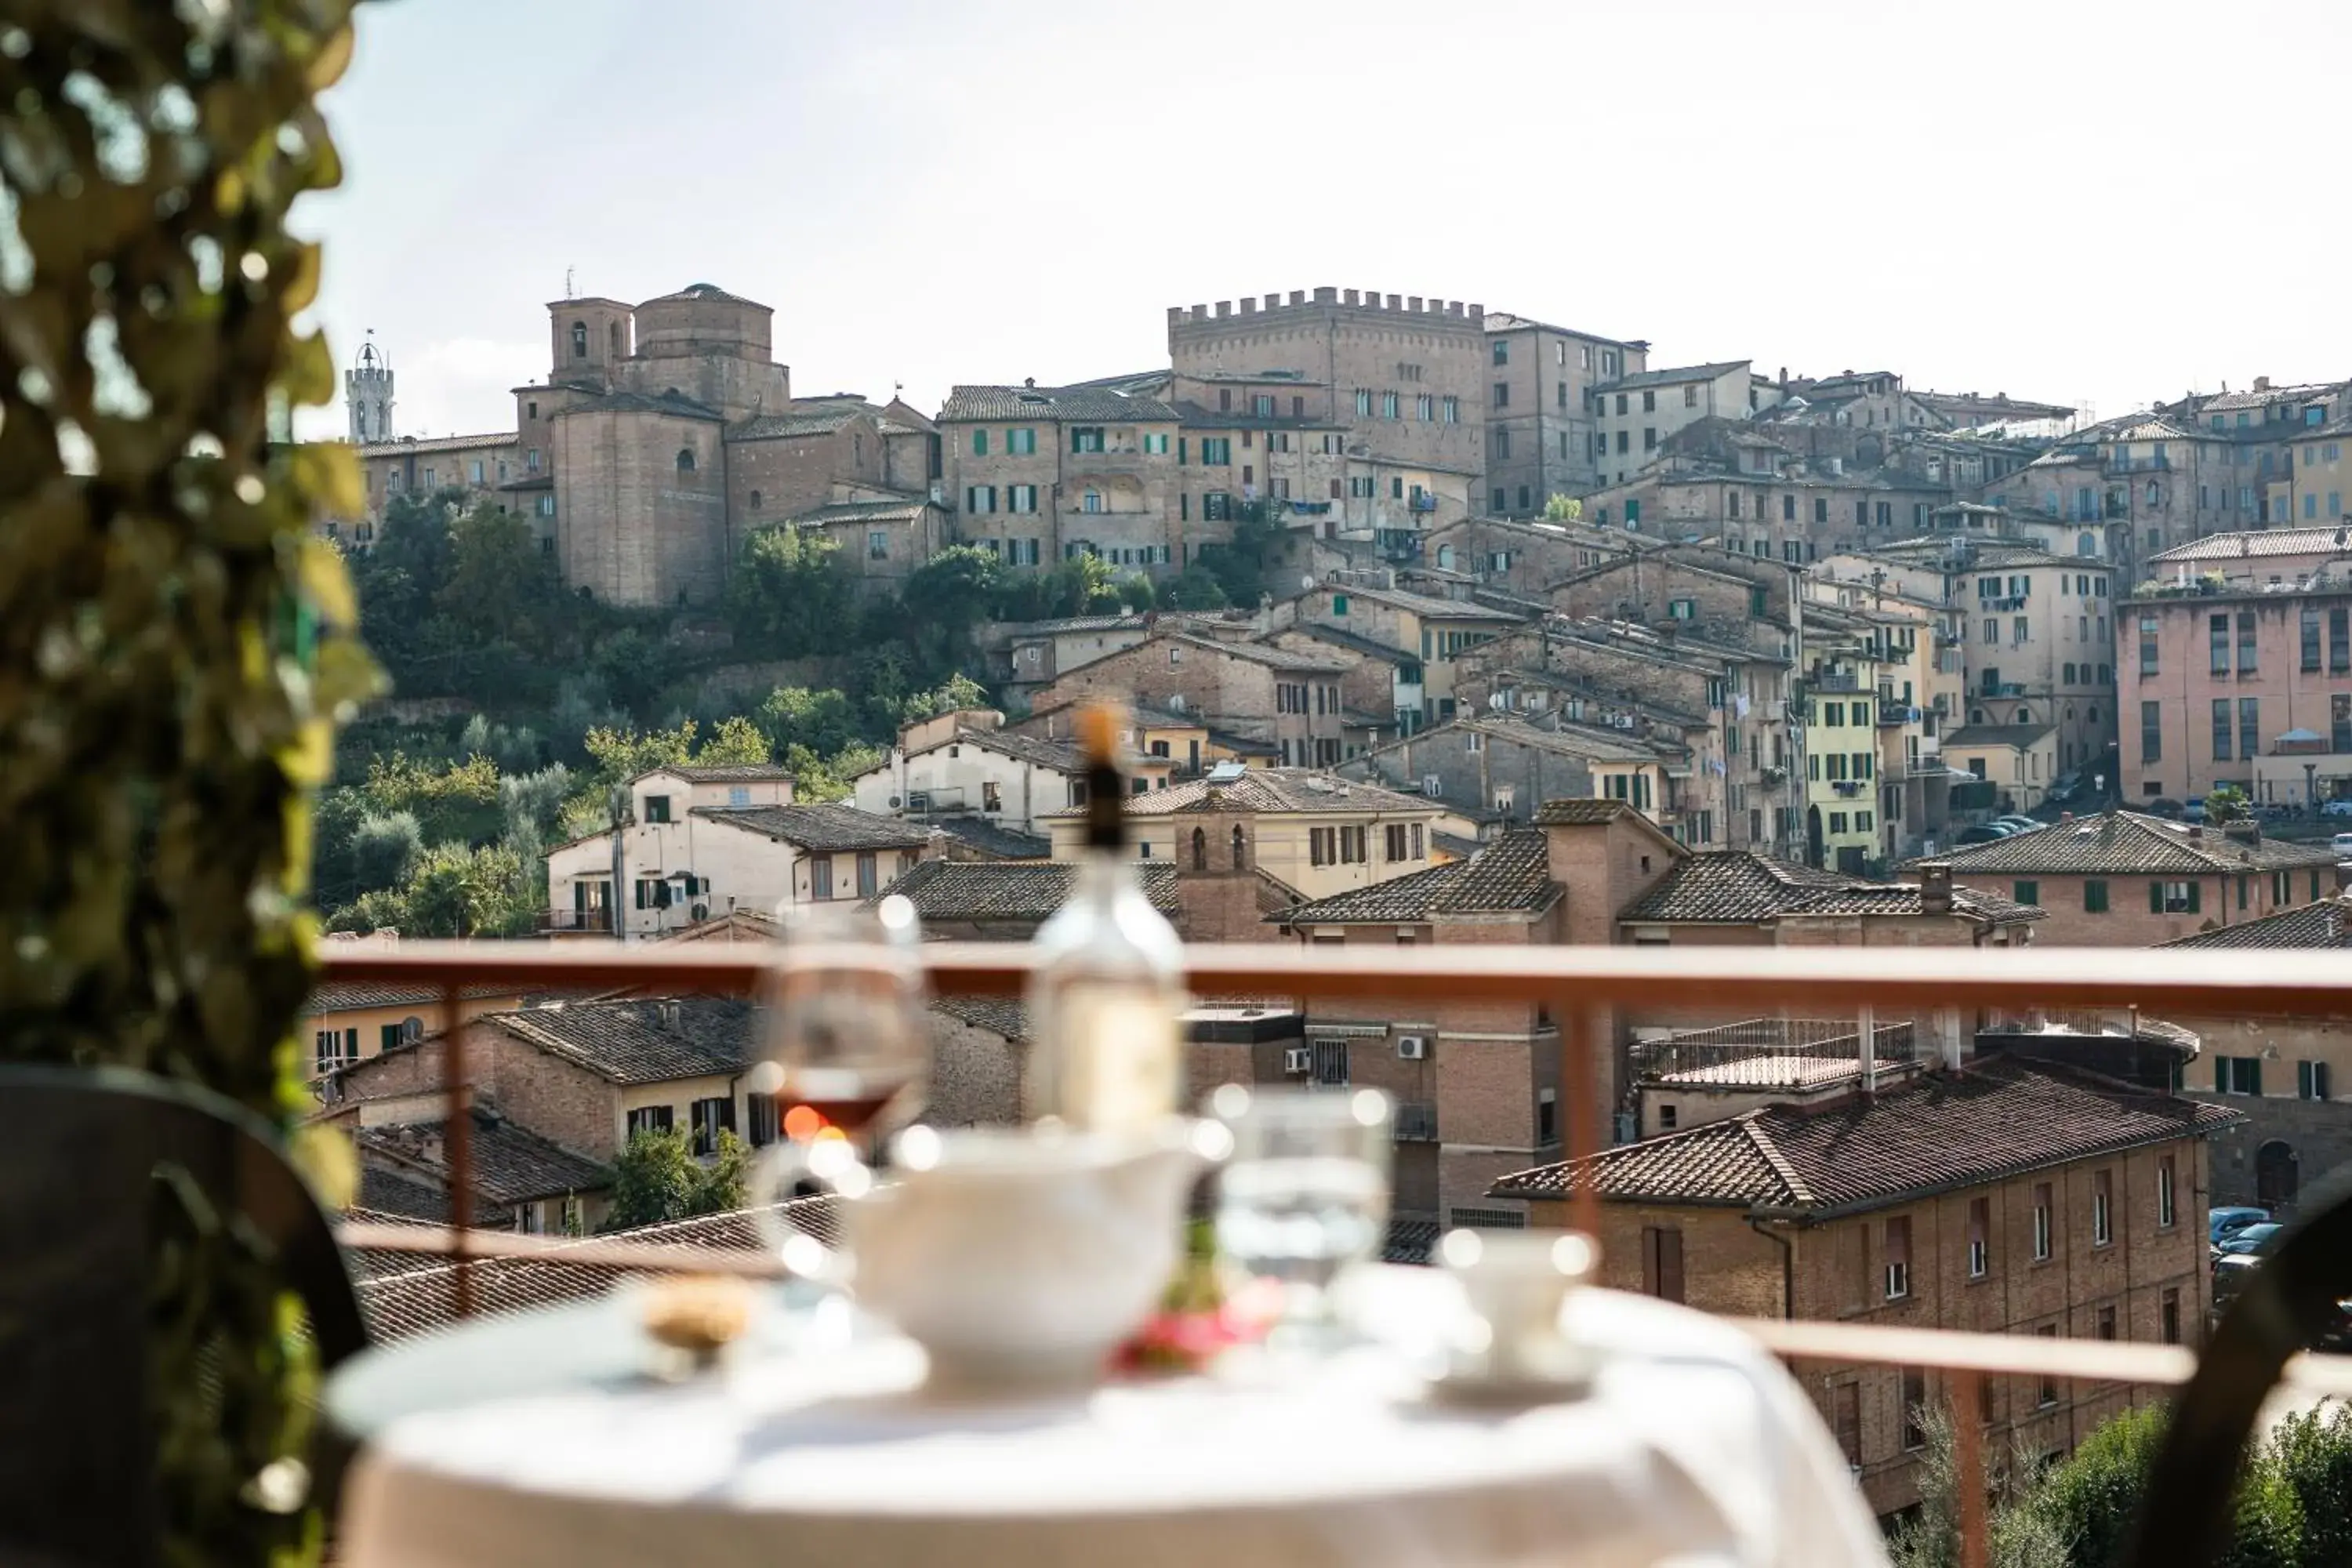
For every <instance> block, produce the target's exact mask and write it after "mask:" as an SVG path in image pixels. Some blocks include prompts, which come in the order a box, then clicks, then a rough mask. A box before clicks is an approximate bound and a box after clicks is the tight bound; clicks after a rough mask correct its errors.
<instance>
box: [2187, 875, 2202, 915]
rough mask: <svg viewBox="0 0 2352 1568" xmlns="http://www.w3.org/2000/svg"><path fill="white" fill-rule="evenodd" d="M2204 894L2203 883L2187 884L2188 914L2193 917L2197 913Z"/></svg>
mask: <svg viewBox="0 0 2352 1568" xmlns="http://www.w3.org/2000/svg"><path fill="white" fill-rule="evenodd" d="M2204 892H2205V884H2204V883H2203V882H2191V883H2189V913H2190V914H2192V915H2193V914H2195V913H2196V912H2197V911H2198V908H2199V906H2200V904H2201V903H2202V902H2203V895H2204Z"/></svg>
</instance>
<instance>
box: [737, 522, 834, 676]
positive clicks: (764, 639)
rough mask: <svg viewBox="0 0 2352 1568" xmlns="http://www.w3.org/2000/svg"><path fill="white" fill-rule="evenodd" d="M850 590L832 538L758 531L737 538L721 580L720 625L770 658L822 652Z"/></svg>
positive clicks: (781, 530) (800, 532)
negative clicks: (736, 550)
mask: <svg viewBox="0 0 2352 1568" xmlns="http://www.w3.org/2000/svg"><path fill="white" fill-rule="evenodd" d="M855 595H856V585H855V584H852V583H851V581H850V579H849V574H848V572H847V571H846V570H845V568H844V566H843V565H842V562H841V546H840V544H839V543H838V542H836V541H835V540H833V539H831V538H829V537H827V536H826V535H825V534H824V533H822V532H820V531H817V530H815V529H800V528H793V527H790V526H786V527H782V528H763V529H761V530H760V531H757V532H755V533H753V534H752V535H751V538H749V539H747V540H745V541H744V542H743V552H742V554H741V555H740V557H739V558H738V559H737V561H736V563H735V571H734V573H733V574H732V575H731V576H730V578H729V579H728V583H727V619H728V624H729V626H730V628H731V629H732V630H733V631H734V634H735V636H736V637H737V639H738V640H739V641H740V643H742V644H743V646H744V647H748V648H752V649H756V650H758V651H759V652H761V653H764V654H767V655H769V656H771V657H772V658H803V657H804V656H806V655H809V654H813V653H825V652H830V651H832V650H833V649H834V648H835V647H838V646H839V643H840V640H841V632H842V628H843V627H844V626H846V625H847V624H848V622H849V619H850V615H851V609H852V601H853V599H854V597H855Z"/></svg>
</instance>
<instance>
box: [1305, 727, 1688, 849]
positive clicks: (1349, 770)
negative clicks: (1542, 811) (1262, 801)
mask: <svg viewBox="0 0 2352 1568" xmlns="http://www.w3.org/2000/svg"><path fill="white" fill-rule="evenodd" d="M1686 756H1687V753H1686V752H1684V751H1683V750H1682V749H1681V748H1680V747H1678V746H1675V745H1672V744H1671V743H1665V742H1653V741H1648V740H1643V739H1641V738H1638V737H1636V736H1634V735H1633V734H1630V733H1628V732H1626V731H1621V730H1614V729H1609V728H1605V727H1600V726H1594V725H1590V724H1579V723H1573V722H1569V721H1561V720H1559V719H1553V720H1551V721H1549V722H1547V723H1544V724H1536V723H1530V722H1528V721H1525V720H1523V719H1520V718H1518V717H1517V716H1516V715H1510V714H1502V713H1497V714H1495V715H1493V716H1491V717H1483V718H1468V717H1464V718H1457V719H1454V720H1452V721H1449V722H1447V723H1444V724H1441V725H1439V726H1437V727H1436V728H1435V729H1433V730H1426V731H1419V732H1417V733H1414V734H1412V735H1408V736H1406V737H1405V738H1403V739H1402V740H1399V741H1394V742H1390V743H1389V744H1387V745H1384V746H1380V747H1377V748H1375V749H1373V750H1371V751H1369V752H1364V753H1363V754H1362V755H1360V756H1357V757H1351V758H1349V760H1348V761H1346V762H1344V763H1340V764H1339V774H1340V776H1341V777H1343V778H1351V779H1365V780H1369V781H1371V782H1373V783H1378V784H1386V785H1388V786H1389V787H1390V788H1391V789H1400V790H1408V791H1412V792H1414V793H1417V794H1420V795H1423V796H1426V797H1427V798H1428V799H1430V800H1432V801H1435V802H1439V803H1441V804H1443V805H1445V806H1447V807H1449V808H1451V809H1452V810H1454V812H1456V813H1459V814H1461V815H1462V816H1467V817H1470V818H1472V819H1473V820H1493V821H1496V822H1501V823H1511V822H1524V821H1527V820H1529V819H1530V818H1532V817H1533V816H1534V815H1535V811H1536V808H1537V807H1538V806H1539V805H1542V804H1543V803H1544V802H1545V801H1548V800H1560V799H1565V798H1570V797H1577V796H1590V797H1592V798H1597V799H1598V798H1615V799H1621V800H1624V801H1626V802H1628V803H1629V804H1633V803H1636V802H1638V801H1642V800H1647V801H1649V802H1650V805H1648V806H1647V807H1643V806H1642V805H1635V809H1637V810H1641V811H1643V815H1644V816H1649V817H1650V818H1651V820H1652V821H1654V822H1659V823H1660V826H1664V823H1663V821H1662V819H1661V816H1660V810H1661V803H1663V802H1664V801H1665V800H1666V799H1667V798H1668V792H1667V790H1666V787H1665V772H1666V770H1667V769H1668V768H1669V767H1670V766H1675V765H1676V764H1677V763H1679V762H1680V761H1681V760H1682V759H1684V758H1685V757H1686ZM1612 781H1621V782H1612Z"/></svg>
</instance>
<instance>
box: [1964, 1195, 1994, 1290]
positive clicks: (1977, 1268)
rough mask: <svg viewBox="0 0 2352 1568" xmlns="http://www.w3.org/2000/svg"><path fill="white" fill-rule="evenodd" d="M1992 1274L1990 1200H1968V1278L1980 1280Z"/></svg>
mask: <svg viewBox="0 0 2352 1568" xmlns="http://www.w3.org/2000/svg"><path fill="white" fill-rule="evenodd" d="M1991 1272H1992V1200H1991V1199H1990V1198H1970V1199H1969V1279H1983V1278H1984V1277H1985V1276H1986V1275H1988V1274H1990V1273H1991Z"/></svg>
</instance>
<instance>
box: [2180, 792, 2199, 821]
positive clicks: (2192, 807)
mask: <svg viewBox="0 0 2352 1568" xmlns="http://www.w3.org/2000/svg"><path fill="white" fill-rule="evenodd" d="M2180 820H2181V821H2183V822H2202V821H2204V820H2205V797H2204V796H2203V795H2199V796H2198V797H2197V798H2196V799H2195V800H2189V801H2183V802H2181V804H2180Z"/></svg>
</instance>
